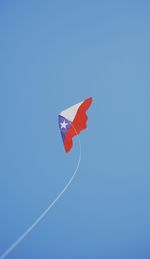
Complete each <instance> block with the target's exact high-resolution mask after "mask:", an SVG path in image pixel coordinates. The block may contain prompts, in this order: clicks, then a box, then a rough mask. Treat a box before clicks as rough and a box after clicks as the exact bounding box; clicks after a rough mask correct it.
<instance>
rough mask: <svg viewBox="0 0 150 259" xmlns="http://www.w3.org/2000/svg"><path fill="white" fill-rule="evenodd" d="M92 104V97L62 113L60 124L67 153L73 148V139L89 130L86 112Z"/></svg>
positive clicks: (59, 119) (59, 118) (59, 117)
mask: <svg viewBox="0 0 150 259" xmlns="http://www.w3.org/2000/svg"><path fill="white" fill-rule="evenodd" d="M91 104H92V97H90V98H88V99H85V100H84V101H82V102H80V103H77V104H75V105H73V106H71V107H69V108H68V109H66V110H64V111H62V112H61V113H60V114H59V116H58V123H59V128H60V132H61V136H62V139H63V143H64V148H65V151H66V152H69V151H70V150H71V148H72V146H73V137H74V136H76V135H79V134H80V132H81V131H82V130H84V129H86V128H87V125H86V122H87V119H88V117H87V115H86V111H87V110H88V109H89V107H90V106H91Z"/></svg>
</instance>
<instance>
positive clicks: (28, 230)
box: [0, 126, 81, 259]
mask: <svg viewBox="0 0 150 259" xmlns="http://www.w3.org/2000/svg"><path fill="white" fill-rule="evenodd" d="M73 128H74V126H73ZM74 131H75V132H76V134H77V131H76V129H75V128H74ZM77 137H78V144H79V158H78V162H77V166H76V168H75V171H74V173H73V175H72V177H71V178H70V180H69V181H68V183H67V184H66V185H65V187H64V188H63V190H62V191H61V192H60V193H59V194H58V196H57V197H56V198H55V200H54V201H53V202H52V203H50V205H49V206H48V207H47V209H46V210H45V211H44V212H43V213H42V214H41V215H40V216H39V217H38V218H37V219H36V220H35V221H34V223H33V224H32V225H31V226H30V227H29V228H28V229H27V230H26V231H25V232H24V233H23V234H22V235H21V236H20V237H19V238H18V239H17V240H16V241H15V242H14V243H13V244H12V245H11V246H10V247H9V248H8V249H7V250H6V251H5V252H4V253H3V254H2V255H1V256H0V259H4V258H6V257H7V256H8V255H9V254H10V253H11V252H12V251H13V250H14V249H15V248H16V247H17V246H18V245H19V244H20V243H21V242H22V241H23V240H24V239H25V238H26V237H27V236H28V234H29V233H30V232H31V231H32V230H33V229H34V228H35V227H36V226H37V225H38V224H39V223H40V221H41V220H42V219H43V218H44V217H45V216H46V214H47V213H48V212H49V211H50V209H51V208H52V207H53V206H54V205H55V203H56V202H57V201H58V200H59V199H60V198H61V196H62V195H63V194H64V192H65V191H66V190H67V189H68V187H69V186H70V184H71V183H72V181H73V180H74V178H75V176H76V174H77V171H78V169H79V165H80V162H81V142H80V138H79V136H78V134H77Z"/></svg>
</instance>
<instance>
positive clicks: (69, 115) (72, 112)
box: [59, 102, 83, 121]
mask: <svg viewBox="0 0 150 259" xmlns="http://www.w3.org/2000/svg"><path fill="white" fill-rule="evenodd" d="M82 103H83V102H80V103H77V104H75V105H73V106H71V107H69V108H68V109H66V110H64V111H62V112H61V113H60V114H59V115H60V116H63V117H64V118H66V119H67V120H69V121H73V120H74V118H75V116H76V114H77V111H78V109H79V107H80V105H81V104H82Z"/></svg>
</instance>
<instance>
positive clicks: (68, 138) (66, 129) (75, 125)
mask: <svg viewBox="0 0 150 259" xmlns="http://www.w3.org/2000/svg"><path fill="white" fill-rule="evenodd" d="M91 104H92V97H90V98H88V99H86V100H84V101H82V102H80V103H78V104H75V105H73V106H71V107H70V108H68V109H66V110H64V111H62V112H61V113H60V114H59V115H58V122H59V128H60V132H61V136H62V139H63V143H64V148H65V151H66V152H69V151H70V150H71V148H72V146H73V138H74V137H75V136H77V137H78V142H79V158H78V162H77V166H76V168H75V169H74V172H73V174H72V176H71V178H70V179H69V181H68V182H67V184H66V185H65V187H64V188H63V190H62V191H61V192H60V193H59V194H58V195H57V197H56V198H55V199H54V200H53V201H52V202H51V203H50V204H49V205H48V207H47V208H46V209H45V210H44V212H43V213H42V214H41V215H40V216H39V217H38V218H37V219H36V220H35V221H34V222H33V224H32V225H31V226H30V227H29V228H28V229H27V230H26V231H25V232H24V233H23V234H22V235H21V236H20V237H19V238H18V239H17V240H16V241H15V242H14V243H13V244H12V245H11V246H10V247H9V248H8V249H7V250H6V251H5V252H4V253H3V254H2V255H1V256H0V259H4V258H6V257H7V256H8V255H9V254H10V253H11V252H12V251H13V250H14V249H15V248H16V247H17V246H18V245H19V244H20V243H21V242H22V241H23V240H24V239H25V238H26V237H27V236H28V235H29V233H30V232H31V231H32V230H33V229H34V228H35V227H36V226H37V225H38V224H39V223H40V221H41V220H42V219H43V218H44V217H45V216H46V214H47V213H48V212H49V210H50V209H51V208H52V207H53V206H54V204H55V203H56V202H57V201H58V200H59V199H60V198H61V196H62V195H63V194H64V192H65V191H66V190H67V189H68V187H69V186H70V184H71V183H72V181H73V179H74V178H75V176H76V173H77V171H78V169H79V165H80V161H81V144H80V139H79V136H78V135H79V134H80V132H81V131H82V130H84V129H86V128H87V125H86V123H87V119H88V117H87V115H86V111H87V110H88V109H89V107H90V106H91Z"/></svg>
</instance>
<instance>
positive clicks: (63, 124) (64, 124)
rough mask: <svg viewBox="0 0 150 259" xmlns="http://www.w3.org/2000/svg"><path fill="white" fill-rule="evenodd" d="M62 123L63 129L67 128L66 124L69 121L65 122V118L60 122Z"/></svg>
mask: <svg viewBox="0 0 150 259" xmlns="http://www.w3.org/2000/svg"><path fill="white" fill-rule="evenodd" d="M60 125H61V129H66V126H67V125H68V123H66V122H65V120H64V121H63V122H61V123H60Z"/></svg>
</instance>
